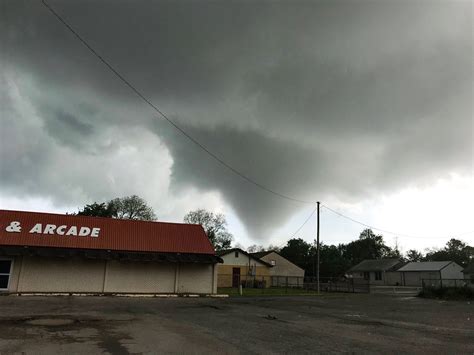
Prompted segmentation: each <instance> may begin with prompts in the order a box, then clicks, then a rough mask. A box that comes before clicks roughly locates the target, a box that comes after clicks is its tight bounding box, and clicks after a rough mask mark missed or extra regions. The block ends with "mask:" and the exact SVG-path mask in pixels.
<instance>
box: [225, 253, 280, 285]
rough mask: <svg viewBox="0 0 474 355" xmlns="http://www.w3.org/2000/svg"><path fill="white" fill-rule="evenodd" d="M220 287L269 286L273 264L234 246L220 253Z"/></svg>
mask: <svg viewBox="0 0 474 355" xmlns="http://www.w3.org/2000/svg"><path fill="white" fill-rule="evenodd" d="M218 254H219V256H220V257H221V258H222V261H223V263H222V264H219V266H218V287H238V286H239V285H242V286H244V287H269V286H270V284H271V283H270V269H271V268H272V265H270V264H269V263H267V262H265V261H263V260H260V259H258V258H256V257H254V256H253V255H252V254H249V253H247V252H246V251H244V250H242V249H239V248H233V249H228V250H222V251H220V252H219V253H218Z"/></svg>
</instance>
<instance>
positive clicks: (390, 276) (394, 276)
mask: <svg viewBox="0 0 474 355" xmlns="http://www.w3.org/2000/svg"><path fill="white" fill-rule="evenodd" d="M385 285H387V286H401V285H403V277H402V273H401V272H398V271H388V272H385Z"/></svg>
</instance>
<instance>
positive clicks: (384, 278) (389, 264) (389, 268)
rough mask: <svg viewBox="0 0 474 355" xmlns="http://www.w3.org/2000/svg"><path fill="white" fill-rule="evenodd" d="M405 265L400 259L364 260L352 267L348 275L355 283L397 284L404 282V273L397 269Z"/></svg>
mask: <svg viewBox="0 0 474 355" xmlns="http://www.w3.org/2000/svg"><path fill="white" fill-rule="evenodd" d="M403 265H404V263H403V262H401V261H400V260H399V259H373V260H363V261H361V262H360V263H359V264H357V265H355V266H353V267H352V268H350V269H349V270H348V271H347V273H346V276H347V277H348V278H350V279H352V280H354V283H359V284H364V283H368V284H370V285H381V286H382V285H390V286H396V285H401V284H402V281H403V280H402V275H401V274H400V273H399V272H398V271H397V270H398V268H400V267H401V266H403Z"/></svg>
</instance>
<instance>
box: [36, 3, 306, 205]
mask: <svg viewBox="0 0 474 355" xmlns="http://www.w3.org/2000/svg"><path fill="white" fill-rule="evenodd" d="M41 2H42V3H43V5H44V6H45V7H46V8H47V9H48V10H49V11H50V12H51V13H52V14H53V15H54V16H55V17H56V18H57V19H58V20H59V21H60V22H61V23H62V24H63V25H64V26H65V27H66V28H67V29H68V30H69V31H70V32H71V33H72V34H73V35H74V36H75V37H76V38H77V39H78V40H79V41H80V42H81V43H82V44H83V45H84V46H85V47H86V48H87V49H88V50H89V51H90V52H91V53H92V54H93V55H94V56H96V57H97V58H98V59H99V60H100V61H101V62H102V63H103V64H104V65H105V66H106V67H107V68H108V69H109V70H110V71H111V72H112V73H113V74H114V75H115V76H116V77H117V78H119V79H120V80H121V81H122V82H123V83H124V84H125V85H127V86H128V87H129V88H130V89H131V90H132V91H133V92H134V93H135V94H136V95H137V96H138V97H139V98H140V99H142V100H143V101H144V102H145V103H146V104H147V105H148V106H150V107H151V108H152V109H153V110H154V111H155V112H157V113H158V114H159V115H160V116H161V117H163V118H164V119H165V120H166V121H167V122H168V123H169V124H171V125H172V126H173V127H174V128H175V129H176V130H178V131H179V132H180V133H181V134H183V135H184V136H185V137H186V138H188V139H189V140H190V141H191V142H193V143H194V144H195V145H197V146H198V147H199V148H200V149H202V150H203V151H204V152H205V153H207V154H208V155H209V156H210V157H212V158H213V159H214V160H216V161H217V162H218V163H219V164H221V165H222V166H224V167H225V168H227V169H228V170H230V171H231V172H233V173H234V174H236V175H238V176H240V177H241V178H242V179H244V180H245V181H247V182H249V183H250V184H253V185H254V186H257V187H258V188H260V189H262V190H264V191H266V192H269V193H271V194H273V195H275V196H278V197H280V198H284V199H286V200H290V201H293V202H298V203H306V204H309V203H314V202H312V201H307V200H302V199H298V198H295V197H291V196H288V195H285V194H282V193H280V192H278V191H275V190H273V189H270V188H268V187H266V186H264V185H263V184H261V183H259V182H258V181H255V180H253V179H252V178H250V177H248V176H247V175H245V174H244V173H242V172H240V171H239V170H237V169H236V168H234V167H233V166H231V165H230V164H228V163H227V162H225V161H224V160H223V159H221V158H220V157H218V156H217V155H216V154H214V153H213V152H212V151H210V150H209V149H208V148H206V147H205V146H204V145H203V144H202V143H201V142H199V141H198V140H197V139H195V138H194V137H193V136H191V135H190V134H189V133H188V132H186V130H185V129H183V128H182V127H181V126H179V125H178V124H177V123H176V122H174V121H173V120H171V119H170V118H169V117H168V116H167V115H166V114H165V113H164V112H163V111H161V110H160V109H159V108H158V107H157V106H155V105H154V104H153V103H152V102H151V101H150V100H149V99H147V98H146V96H145V95H144V94H142V93H141V92H140V91H139V90H138V89H137V88H136V87H135V86H133V85H132V83H131V82H130V81H128V80H127V79H126V78H125V77H124V76H123V75H122V74H120V73H119V72H118V70H117V69H115V68H114V67H113V66H112V64H110V63H109V62H108V61H107V60H106V59H105V58H104V57H102V56H101V55H100V54H99V53H98V52H97V51H96V50H95V49H94V48H93V47H92V46H91V45H90V44H89V43H88V42H87V41H86V40H85V39H84V38H82V36H81V35H79V33H78V32H76V31H75V30H74V29H73V28H72V27H71V25H69V23H67V22H66V20H64V18H63V17H62V16H61V15H60V14H59V13H57V12H56V11H55V10H54V9H53V8H52V7H51V6H50V5H49V4H48V3H47V2H46V1H45V0H41Z"/></svg>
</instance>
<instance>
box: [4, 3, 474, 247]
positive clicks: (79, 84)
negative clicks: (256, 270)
mask: <svg viewBox="0 0 474 355" xmlns="http://www.w3.org/2000/svg"><path fill="white" fill-rule="evenodd" d="M50 4H51V5H52V6H53V7H54V8H55V9H56V11H58V12H59V13H61V14H62V15H63V16H64V17H65V18H66V19H67V21H68V22H69V23H70V24H71V25H72V27H73V28H75V29H76V30H77V31H78V32H79V33H80V34H81V35H82V36H83V37H84V38H85V39H86V40H87V41H89V42H90V44H91V45H92V46H93V47H94V48H96V49H97V51H98V52H99V53H101V54H102V55H103V56H104V57H105V58H107V59H108V60H110V62H111V63H113V65H114V67H116V68H117V69H118V70H119V71H120V72H121V73H122V74H123V75H124V76H125V77H126V78H128V79H129V80H130V81H131V82H132V83H134V85H135V86H136V87H137V88H139V90H140V91H142V92H143V93H144V94H145V95H146V96H147V97H149V98H150V100H151V101H152V102H154V103H155V104H156V105H158V106H159V107H160V109H162V110H163V111H164V112H166V113H167V114H168V115H169V117H171V118H172V119H173V120H174V121H176V122H178V123H179V124H180V125H181V126H182V127H184V128H185V129H186V131H187V132H189V133H190V134H191V135H192V136H193V137H195V138H196V139H197V140H199V141H200V142H201V143H202V144H203V145H205V146H206V147H207V148H208V149H210V150H211V151H213V152H215V153H216V154H217V155H218V156H219V157H220V158H222V159H223V160H224V161H226V162H227V163H229V164H230V165H232V166H233V167H235V168H236V169H237V170H239V171H241V172H242V173H244V174H245V175H247V176H249V177H250V178H252V179H254V180H255V181H257V182H259V183H262V184H264V185H265V186H267V187H268V188H270V189H272V190H276V191H279V192H281V193H283V194H285V195H290V196H294V197H296V198H299V199H303V200H310V201H313V200H314V201H315V200H317V199H322V200H324V199H329V198H330V199H338V200H344V201H354V202H355V201H357V200H358V199H360V198H362V197H367V196H375V195H377V194H388V193H391V192H395V191H398V190H399V189H401V188H403V187H406V186H412V185H416V184H431V183H434V182H435V181H436V180H437V179H438V178H441V177H446V176H449V174H451V173H458V174H461V175H466V174H471V173H472V163H473V161H472V158H473V147H472V141H473V128H472V99H473V97H472V79H473V77H472V66H471V61H472V31H471V27H472V13H471V11H470V6H471V5H470V3H469V2H468V1H465V2H462V1H458V2H446V1H439V2H437V1H429V2H427V1H412V2H357V3H355V2H350V1H335V2H334V1H331V2H317V3H316V2H315V3H305V4H290V3H268V2H261V3H254V2H251V3H226V4H224V3H215V2H214V3H200V4H197V3H189V2H172V3H171V2H165V1H163V2H148V1H143V2H140V3H136V2H128V3H120V4H114V6H113V7H112V6H110V3H107V2H103V3H101V2H79V3H70V2H65V1H56V0H55V1H53V0H51V1H50ZM3 7H4V11H2V15H1V16H2V17H1V19H0V20H1V21H0V32H1V34H0V40H1V42H2V48H4V49H5V50H2V52H1V54H0V56H1V63H2V85H1V89H0V90H1V92H2V95H1V97H0V101H1V104H2V109H1V115H2V129H1V132H0V135H1V139H2V141H1V146H0V147H1V152H0V158H1V163H0V164H1V165H0V168H1V171H0V177H1V188H0V192H2V193H7V194H9V195H12V196H33V197H45V198H48V199H51V200H53V201H55V202H56V203H57V204H59V205H60V204H64V205H70V204H74V203H76V204H80V203H82V202H84V201H92V200H102V199H105V198H110V197H114V196H122V195H125V194H128V193H136V192H138V193H140V194H142V195H144V197H146V199H147V200H149V201H150V202H151V203H152V204H153V205H154V206H157V207H158V210H159V209H160V208H159V206H160V205H161V206H164V205H173V204H176V206H179V207H177V208H178V209H180V210H181V209H183V210H184V211H180V212H183V213H184V212H186V211H185V210H186V209H191V208H193V207H195V206H197V205H198V204H199V203H202V204H204V206H202V207H208V206H206V204H209V205H211V206H217V205H218V203H217V202H216V197H215V196H216V194H217V195H218V196H220V198H222V200H223V201H224V202H225V203H226V204H228V205H229V206H230V207H231V208H232V209H233V210H234V211H235V213H236V214H237V215H238V217H239V218H240V219H241V221H242V222H243V223H244V225H245V226H246V227H247V228H248V230H249V231H250V232H251V234H252V235H253V236H254V237H255V238H264V237H263V236H264V235H268V233H269V232H271V231H272V230H273V229H275V228H276V227H278V226H279V225H281V224H283V223H284V222H285V221H287V220H288V219H289V217H290V216H291V214H292V213H294V212H295V211H297V210H298V209H300V208H302V207H305V206H304V205H301V204H297V203H294V202H291V201H286V200H282V199H280V198H278V197H276V196H273V195H270V194H268V193H267V192H265V191H262V190H259V189H258V188H256V187H255V186H253V185H251V184H248V183H247V182H245V181H244V180H243V179H241V178H240V177H238V176H236V175H234V174H232V173H231V172H230V171H228V170H226V169H225V168H223V167H222V166H221V165H219V164H218V163H217V162H216V161H215V160H213V159H212V158H210V157H209V156H207V155H206V154H205V153H204V152H203V151H202V150H200V149H198V148H197V147H196V146H195V145H194V144H193V143H192V142H190V141H189V140H187V139H186V138H185V137H183V136H182V135H181V134H180V133H178V132H176V131H175V130H174V129H173V128H172V127H171V126H170V125H168V124H167V123H166V122H164V121H163V120H162V119H160V118H159V117H156V113H155V112H153V111H152V110H151V109H150V108H149V107H147V106H146V105H144V104H143V102H141V101H140V100H139V99H138V98H137V97H136V96H135V95H134V94H133V93H132V92H131V91H130V90H129V89H128V88H127V87H125V86H124V85H123V84H122V83H121V82H120V81H119V80H117V78H116V77H115V76H114V75H112V74H111V73H110V71H108V70H107V69H106V68H105V67H104V65H103V64H102V63H100V62H99V61H98V60H97V58H95V57H94V56H92V55H91V53H90V52H89V51H87V50H86V49H85V48H84V46H83V45H82V44H81V43H79V42H78V41H77V39H75V38H74V36H72V35H71V33H70V32H68V31H67V29H65V28H64V26H63V25H61V24H60V23H59V22H58V21H57V20H56V19H55V18H54V17H53V16H52V15H51V14H50V13H49V12H48V11H47V9H46V8H45V7H43V6H42V5H41V3H40V2H37V3H31V2H26V1H24V2H22V1H15V2H9V3H7V4H6V5H3ZM191 191H192V192H191ZM199 194H202V195H203V196H204V195H205V196H207V198H206V199H204V200H202V201H199V197H197V196H199ZM209 194H211V195H212V196H211V195H209ZM186 196H188V200H189V203H188V205H186V206H185V204H184V203H183V202H182V201H183V198H184V200H186ZM156 201H159V202H156ZM170 213H171V212H170Z"/></svg>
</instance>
